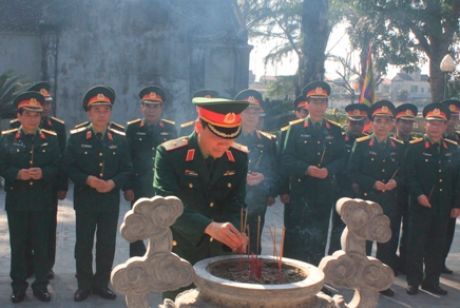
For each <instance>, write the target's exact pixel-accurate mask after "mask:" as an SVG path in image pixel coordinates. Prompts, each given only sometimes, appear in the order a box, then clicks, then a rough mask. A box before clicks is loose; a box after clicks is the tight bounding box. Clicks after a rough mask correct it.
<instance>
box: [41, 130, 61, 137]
mask: <svg viewBox="0 0 460 308" xmlns="http://www.w3.org/2000/svg"><path fill="white" fill-rule="evenodd" d="M40 132H43V133H45V134H48V135H51V136H57V134H56V132H55V131H52V130H49V129H43V128H41V129H40Z"/></svg>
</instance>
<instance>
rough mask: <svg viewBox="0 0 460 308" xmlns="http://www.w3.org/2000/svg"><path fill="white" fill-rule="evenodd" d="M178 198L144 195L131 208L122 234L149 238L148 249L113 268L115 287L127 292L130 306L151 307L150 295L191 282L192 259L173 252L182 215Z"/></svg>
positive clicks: (139, 238) (129, 236)
mask: <svg viewBox="0 0 460 308" xmlns="http://www.w3.org/2000/svg"><path fill="white" fill-rule="evenodd" d="M182 210H183V206H182V202H181V201H180V200H179V199H178V198H176V197H166V198H162V197H154V198H152V199H147V198H141V199H139V200H138V201H137V202H136V203H135V205H134V206H133V208H132V209H131V210H130V211H128V212H127V213H126V215H125V218H124V220H123V224H122V225H121V228H120V229H121V234H122V236H123V237H124V238H125V239H126V240H128V241H129V242H134V241H138V240H143V239H148V245H147V252H146V254H145V255H144V256H142V257H132V258H130V259H128V261H126V262H125V263H122V264H119V265H117V266H116V267H115V268H114V269H113V270H112V275H111V281H112V285H113V287H114V289H115V290H116V291H118V292H120V293H122V294H124V295H125V300H126V304H127V306H128V307H130V308H148V307H150V305H149V303H148V302H147V295H148V294H149V293H152V292H164V291H168V290H175V289H178V288H181V287H185V286H188V285H190V284H191V283H192V282H193V277H194V272H193V268H192V266H191V265H190V263H189V262H187V261H186V260H184V259H182V258H180V257H179V256H177V255H176V254H174V253H172V252H171V249H172V243H173V238H172V233H171V230H170V227H171V225H172V224H173V223H174V222H175V221H176V219H177V217H179V216H180V215H182Z"/></svg>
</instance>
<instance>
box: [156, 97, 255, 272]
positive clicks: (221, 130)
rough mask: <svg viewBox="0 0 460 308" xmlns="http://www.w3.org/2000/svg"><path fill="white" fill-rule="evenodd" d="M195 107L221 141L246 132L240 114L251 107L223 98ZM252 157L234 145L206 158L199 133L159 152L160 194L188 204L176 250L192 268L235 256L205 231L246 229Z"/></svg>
mask: <svg viewBox="0 0 460 308" xmlns="http://www.w3.org/2000/svg"><path fill="white" fill-rule="evenodd" d="M193 102H194V104H195V105H196V106H197V109H198V112H199V117H200V121H202V123H203V125H208V126H207V129H209V130H210V131H211V132H212V133H213V134H215V135H216V136H218V137H220V138H223V139H234V138H236V137H237V136H238V134H239V133H240V132H241V127H240V126H239V125H240V122H241V120H240V119H239V113H241V112H242V111H243V109H244V108H246V107H247V105H248V102H243V101H232V100H225V99H219V98H216V99H208V98H202V99H201V98H200V99H194V100H193ZM207 113H209V114H207ZM223 121H225V123H226V124H225V125H226V127H221V126H219V125H224V122H223ZM211 126H212V127H211ZM203 142H205V141H203ZM247 153H248V150H247V148H246V147H245V146H243V145H240V144H237V143H233V146H231V147H230V148H229V149H228V150H226V151H225V153H224V154H223V155H222V156H221V157H218V158H213V157H211V156H209V157H208V158H204V155H203V153H202V151H201V149H200V147H199V145H198V135H197V133H196V132H194V133H192V135H190V136H189V137H181V138H179V139H174V140H171V141H167V142H165V143H163V144H162V145H161V146H160V147H158V148H157V154H156V157H155V172H154V183H153V187H154V190H155V194H156V195H160V196H176V197H178V198H179V199H181V200H182V202H183V204H184V213H183V214H182V216H180V217H179V218H178V219H177V221H176V222H175V224H174V225H173V226H172V231H173V237H174V240H175V241H176V243H177V245H175V246H174V249H173V251H174V252H176V253H177V254H178V255H179V256H181V257H183V258H185V259H187V260H188V261H189V262H191V263H192V264H193V263H195V262H197V261H199V260H202V259H204V258H207V257H211V256H216V255H221V254H228V253H230V252H231V251H230V249H229V248H228V247H227V246H225V245H223V244H222V243H220V242H218V241H213V240H212V239H211V238H210V237H209V236H208V235H206V234H205V233H204V231H205V229H206V227H207V226H208V225H209V224H210V223H211V222H213V221H215V222H230V223H232V224H233V225H234V226H235V227H236V228H240V214H241V209H242V208H244V207H245V204H244V198H245V190H246V175H247V172H248V156H247Z"/></svg>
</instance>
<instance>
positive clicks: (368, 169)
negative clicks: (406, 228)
mask: <svg viewBox="0 0 460 308" xmlns="http://www.w3.org/2000/svg"><path fill="white" fill-rule="evenodd" d="M369 114H370V115H369V118H370V119H373V118H374V117H375V116H384V117H391V118H393V117H394V114H395V107H394V106H393V104H392V103H391V102H389V101H379V102H376V103H375V104H374V105H372V107H371V108H370V111H369ZM402 144H403V142H402V141H400V140H398V139H396V138H394V137H387V139H386V140H384V141H382V142H379V141H378V140H377V137H376V136H375V135H374V134H372V135H370V136H365V137H362V138H358V139H356V142H355V145H354V146H353V150H352V153H351V155H350V160H349V164H348V169H349V173H350V175H351V178H352V180H353V181H354V182H356V183H357V184H358V185H359V189H360V193H361V195H360V197H361V198H362V199H365V200H371V201H374V202H377V203H378V204H380V206H381V207H382V209H383V213H384V214H385V215H387V216H388V218H390V228H391V234H392V236H391V239H390V240H389V241H388V242H386V243H377V258H378V259H379V260H381V261H382V262H384V263H385V264H387V265H389V266H391V268H393V269H394V270H396V263H397V261H396V249H397V246H398V239H399V228H400V222H401V220H400V211H399V208H398V204H397V189H396V188H395V189H393V190H390V191H383V192H382V191H378V190H376V189H375V188H374V184H375V183H376V182H377V181H381V182H383V183H387V182H389V181H390V180H395V181H396V183H398V185H399V183H401V182H402V176H401V174H402V172H401V170H400V168H401V162H402V159H403V147H402ZM368 252H369V251H368Z"/></svg>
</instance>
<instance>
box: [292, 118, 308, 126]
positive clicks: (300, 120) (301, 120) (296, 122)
mask: <svg viewBox="0 0 460 308" xmlns="http://www.w3.org/2000/svg"><path fill="white" fill-rule="evenodd" d="M303 121H305V119H297V120H292V121H289V125H294V124H298V123H303Z"/></svg>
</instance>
